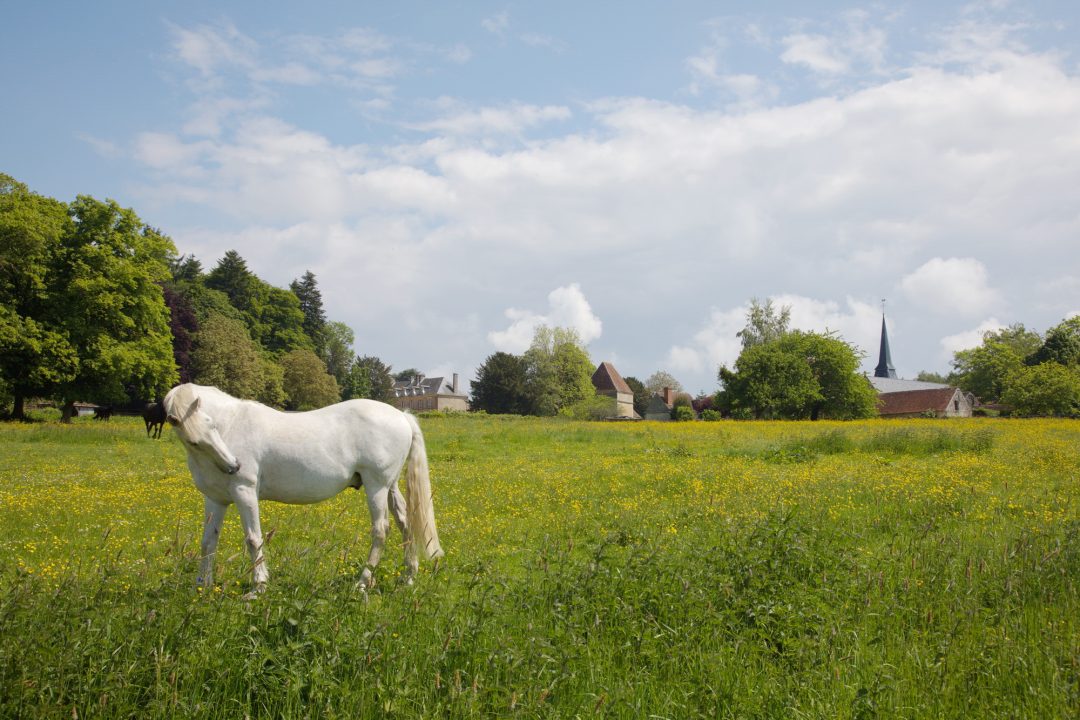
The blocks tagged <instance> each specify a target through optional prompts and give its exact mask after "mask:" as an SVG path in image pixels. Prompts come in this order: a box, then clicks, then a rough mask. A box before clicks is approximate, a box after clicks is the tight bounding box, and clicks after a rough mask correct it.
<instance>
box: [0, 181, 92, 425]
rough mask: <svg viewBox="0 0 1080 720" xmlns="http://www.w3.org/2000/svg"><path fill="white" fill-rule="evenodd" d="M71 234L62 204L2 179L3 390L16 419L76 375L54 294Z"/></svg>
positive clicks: (0, 293)
mask: <svg viewBox="0 0 1080 720" xmlns="http://www.w3.org/2000/svg"><path fill="white" fill-rule="evenodd" d="M70 233H71V220H70V218H69V217H68V213H67V206H66V205H65V204H64V203H61V202H59V201H57V200H53V199H51V198H47V197H44V196H41V195H38V194H36V193H33V192H31V191H30V190H29V189H28V188H27V187H26V185H24V184H22V183H20V182H17V181H16V180H15V179H14V178H12V177H10V176H8V175H4V174H0V388H4V389H6V391H7V395H8V397H7V398H5V401H10V402H11V403H12V406H13V410H12V415H13V416H14V417H16V418H22V417H23V416H24V412H23V404H24V400H25V398H26V397H28V396H30V395H51V394H53V393H54V392H55V391H56V390H57V389H58V388H59V387H60V386H61V385H62V384H63V383H65V382H68V381H70V380H72V379H74V377H75V374H76V372H77V371H78V367H79V362H78V356H77V355H76V352H75V348H74V347H73V345H72V344H71V342H70V341H69V339H68V337H67V335H66V333H65V332H64V328H63V324H62V322H60V321H59V320H60V319H62V313H61V312H60V311H59V309H58V308H57V307H56V306H55V304H56V297H55V295H54V294H53V292H52V288H53V286H55V283H54V282H53V275H54V274H55V273H56V272H57V269H58V266H59V263H60V261H61V259H62V257H63V254H62V252H61V250H62V247H61V240H62V238H63V237H65V236H67V235H69V234H70Z"/></svg>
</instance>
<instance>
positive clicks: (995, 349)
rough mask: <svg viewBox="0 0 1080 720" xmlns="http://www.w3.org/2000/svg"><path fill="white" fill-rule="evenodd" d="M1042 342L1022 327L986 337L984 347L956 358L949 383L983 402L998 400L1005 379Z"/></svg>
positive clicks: (1036, 334) (988, 333) (1012, 326)
mask: <svg viewBox="0 0 1080 720" xmlns="http://www.w3.org/2000/svg"><path fill="white" fill-rule="evenodd" d="M1042 344H1043V342H1042V338H1041V337H1039V334H1038V333H1035V332H1031V331H1030V330H1028V329H1027V328H1025V327H1024V326H1023V324H1021V323H1016V324H1015V325H1010V326H1009V327H1007V328H1002V329H1001V330H994V331H989V332H986V333H984V334H983V341H982V344H981V345H979V346H978V347H974V348H970V349H968V350H960V351H958V352H956V353H955V354H954V355H953V361H952V364H953V373H952V374H951V375H950V376H949V379H950V380H951V381H952V382H953V383H955V384H956V385H958V386H959V387H961V388H962V389H964V390H967V391H968V392H971V393H974V394H975V396H976V397H978V398H979V399H980V400H982V401H984V402H989V401H992V400H998V399H1000V398H1001V394H1002V393H1003V392H1004V390H1005V383H1006V379H1007V378H1008V377H1009V375H1011V374H1012V373H1014V372H1016V371H1017V370H1019V369H1020V368H1021V367H1022V366H1023V365H1024V360H1025V359H1026V358H1027V357H1028V356H1030V355H1032V354H1034V353H1035V352H1036V351H1038V350H1039V348H1040V347H1042Z"/></svg>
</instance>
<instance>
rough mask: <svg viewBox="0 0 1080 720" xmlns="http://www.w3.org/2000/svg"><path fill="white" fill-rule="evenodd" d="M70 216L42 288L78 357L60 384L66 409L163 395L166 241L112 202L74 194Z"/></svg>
mask: <svg viewBox="0 0 1080 720" xmlns="http://www.w3.org/2000/svg"><path fill="white" fill-rule="evenodd" d="M70 214H71V218H72V221H73V224H72V227H71V231H70V232H68V233H66V234H65V235H64V236H63V237H62V239H61V248H60V261H59V265H58V268H57V272H56V273H54V274H53V277H52V282H51V283H50V288H49V292H50V294H51V295H52V297H53V298H54V302H53V303H52V308H53V321H54V323H55V324H56V325H57V326H59V327H61V328H62V329H63V330H62V332H63V333H65V334H66V335H67V337H68V339H69V341H70V342H71V343H72V345H73V346H74V347H75V350H76V352H77V353H78V356H79V368H78V371H77V373H76V374H75V376H74V377H73V378H72V379H70V380H68V381H67V382H65V383H62V385H61V388H60V393H61V394H62V395H63V397H64V399H65V400H66V401H67V402H66V404H65V407H66V408H68V411H70V407H71V403H72V402H73V401H74V400H76V399H83V398H85V399H93V400H97V401H99V402H123V401H125V400H128V399H131V398H151V397H157V396H160V395H162V394H164V392H165V391H166V390H167V389H168V388H169V387H171V386H172V385H173V384H174V383H175V382H176V378H177V373H176V365H175V363H174V361H173V349H172V333H171V332H170V329H169V312H168V309H167V308H166V306H165V300H164V295H163V293H162V289H161V283H163V282H165V281H166V280H168V279H169V277H170V275H169V268H168V259H169V258H170V257H172V256H174V255H175V254H176V249H175V247H174V246H173V243H172V241H171V240H170V239H169V238H168V237H166V236H165V235H163V234H161V233H160V232H158V231H157V230H154V229H153V228H150V227H147V226H145V225H144V224H143V223H142V221H141V220H139V217H138V216H137V215H136V214H135V212H134V211H133V210H130V209H124V208H121V207H120V206H119V205H117V204H116V203H115V202H113V201H111V200H110V201H105V202H102V201H99V200H95V199H94V198H91V197H87V196H79V197H78V198H77V199H76V200H75V202H73V203H72V204H71V206H70ZM67 416H68V415H67V413H65V417H67Z"/></svg>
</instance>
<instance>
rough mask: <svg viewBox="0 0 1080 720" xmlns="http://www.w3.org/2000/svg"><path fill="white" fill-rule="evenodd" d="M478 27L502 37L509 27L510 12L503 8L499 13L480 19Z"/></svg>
mask: <svg viewBox="0 0 1080 720" xmlns="http://www.w3.org/2000/svg"><path fill="white" fill-rule="evenodd" d="M480 27H482V28H484V29H485V30H487V31H488V32H489V33H491V34H493V35H498V36H499V37H502V36H504V35H505V34H506V31H507V29H509V27H510V14H509V13H508V12H506V11H505V10H503V11H502V12H501V13H497V14H495V15H492V16H491V17H486V18H484V19H483V20H481V21H480Z"/></svg>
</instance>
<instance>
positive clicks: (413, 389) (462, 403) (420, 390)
mask: <svg viewBox="0 0 1080 720" xmlns="http://www.w3.org/2000/svg"><path fill="white" fill-rule="evenodd" d="M390 404H391V405H393V406H394V407H397V408H401V409H402V410H412V411H413V412H424V411H428V410H460V411H462V412H464V411H466V410H468V409H469V398H468V396H467V395H465V394H464V393H462V392H460V390H459V389H458V374H457V373H454V376H453V379H452V380H449V381H448V380H447V378H444V377H431V378H429V377H424V376H423V375H414V376H412V377H411V378H409V379H407V380H398V381H396V382H395V383H394V398H393V400H391V402H390Z"/></svg>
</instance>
